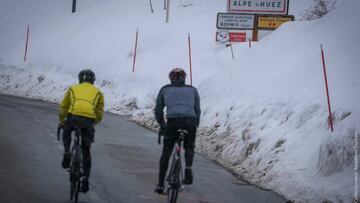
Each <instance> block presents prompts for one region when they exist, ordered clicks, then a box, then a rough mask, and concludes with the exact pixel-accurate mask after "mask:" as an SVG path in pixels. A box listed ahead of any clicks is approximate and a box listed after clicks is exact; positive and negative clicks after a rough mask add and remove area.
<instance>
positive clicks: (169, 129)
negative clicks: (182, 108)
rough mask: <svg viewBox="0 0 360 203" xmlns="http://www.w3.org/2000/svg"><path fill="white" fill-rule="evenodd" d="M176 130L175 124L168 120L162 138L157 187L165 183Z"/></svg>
mask: <svg viewBox="0 0 360 203" xmlns="http://www.w3.org/2000/svg"><path fill="white" fill-rule="evenodd" d="M176 130H177V125H176V122H174V120H173V119H170V118H169V119H168V123H167V125H166V135H165V136H164V146H163V150H162V154H161V157H160V169H159V185H164V182H165V176H166V172H167V169H168V167H169V159H170V156H171V153H172V151H173V148H174V145H175V141H176Z"/></svg>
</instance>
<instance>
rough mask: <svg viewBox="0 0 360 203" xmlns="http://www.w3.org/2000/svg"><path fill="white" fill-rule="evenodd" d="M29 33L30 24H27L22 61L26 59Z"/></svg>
mask: <svg viewBox="0 0 360 203" xmlns="http://www.w3.org/2000/svg"><path fill="white" fill-rule="evenodd" d="M29 33H30V24H28V26H27V31H26V42H25V55H24V61H26V57H27V50H28V44H29Z"/></svg>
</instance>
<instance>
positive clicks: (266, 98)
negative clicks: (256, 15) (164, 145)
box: [0, 0, 360, 202]
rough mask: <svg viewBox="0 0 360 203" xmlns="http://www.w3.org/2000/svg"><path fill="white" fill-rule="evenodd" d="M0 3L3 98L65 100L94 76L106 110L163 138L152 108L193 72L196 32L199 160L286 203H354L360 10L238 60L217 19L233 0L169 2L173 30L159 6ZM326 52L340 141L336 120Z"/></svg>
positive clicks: (240, 54)
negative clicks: (175, 72) (163, 91)
mask: <svg viewBox="0 0 360 203" xmlns="http://www.w3.org/2000/svg"><path fill="white" fill-rule="evenodd" d="M0 3H1V6H0V44H1V46H0V93H1V94H7V95H14V96H20V97H27V98H34V99H41V100H45V101H52V102H59V101H60V100H61V99H62V97H63V94H64V91H65V90H66V89H67V88H68V87H69V86H70V85H72V84H73V83H76V82H77V74H78V72H79V71H80V70H82V69H85V68H91V69H93V70H94V72H95V73H96V76H97V81H96V85H97V86H99V87H100V89H101V90H102V91H103V92H104V95H105V103H106V110H107V111H110V112H114V113H119V114H128V115H131V117H132V119H133V120H134V121H136V122H138V123H139V124H142V125H144V126H146V127H148V128H152V129H156V127H157V126H156V122H155V121H154V115H153V108H154V104H155V98H156V96H157V93H158V91H159V89H160V88H161V87H162V86H163V85H164V84H167V83H168V78H167V76H168V72H169V71H170V70H171V69H172V68H174V67H176V66H179V67H183V68H184V69H186V70H187V71H188V70H189V59H188V34H190V37H191V46H192V59H193V61H192V62H193V64H192V65H193V85H194V86H195V87H197V88H198V90H199V93H200V97H201V106H202V112H203V113H202V119H201V124H200V128H199V133H198V138H197V143H196V144H197V150H198V151H199V152H200V153H201V154H203V155H204V156H206V157H208V158H209V159H212V160H214V161H217V162H218V163H220V164H222V165H223V166H225V167H226V168H228V169H229V170H231V171H233V172H234V174H237V175H238V176H239V177H241V178H243V179H245V180H247V181H249V182H251V183H253V184H256V185H258V186H259V187H262V188H267V189H270V190H272V191H275V192H277V193H279V194H281V195H283V196H285V197H286V198H287V199H289V200H294V201H296V202H323V201H329V202H351V201H352V199H353V195H354V186H355V177H354V162H355V161H354V158H356V156H354V155H355V151H354V144H355V133H356V132H358V131H360V107H359V106H358V105H359V101H360V91H359V89H360V68H359V64H360V57H359V53H360V38H359V36H360V26H359V23H358V10H359V9H360V1H357V0H342V1H338V3H337V5H336V8H335V9H334V10H333V11H332V12H330V13H329V14H328V15H326V16H325V17H323V18H321V19H319V20H316V21H294V22H291V23H286V24H284V25H282V26H281V27H280V28H279V29H277V30H276V31H274V32H272V33H271V34H268V35H267V36H266V37H264V38H262V39H261V40H260V41H259V42H257V43H254V44H253V46H252V47H251V48H249V47H248V44H247V43H238V44H236V43H235V44H233V49H234V55H235V59H234V60H233V59H232V56H231V51H230V47H228V48H226V47H225V45H224V44H220V43H216V42H215V31H216V14H217V13H218V12H225V11H226V1H225V0H223V1H219V0H178V1H172V4H171V10H170V22H169V23H165V11H164V9H163V0H152V3H153V7H154V10H155V11H154V13H151V10H150V7H149V4H148V3H149V2H148V1H134V0H122V1H118V0H102V1H96V0H87V1H78V10H77V12H76V13H74V14H72V13H71V3H70V1H58V0H46V1H44V0H32V1H28V0H17V1H13V0H0ZM312 3H313V2H312V1H311V0H306V1H305V0H290V10H289V12H290V14H293V15H295V17H296V19H299V18H300V17H301V13H302V11H303V10H305V9H307V8H309V7H310V6H311V4H312ZM28 24H29V25H30V36H29V46H28V55H27V60H26V61H25V62H24V61H23V59H24V49H25V37H26V28H27V26H28ZM137 29H138V30H139V42H138V50H137V59H136V66H135V72H132V62H133V56H134V43H135V33H136V30H137ZM248 37H250V36H248ZM320 44H322V45H323V47H324V53H325V59H326V65H327V74H328V75H327V76H328V82H329V91H330V98H331V105H332V106H331V107H332V112H333V114H334V128H335V130H334V132H331V131H330V129H329V126H328V122H327V119H328V107H327V99H326V92H325V84H324V75H323V67H322V61H321V53H320ZM188 73H189V71H188ZM188 79H189V78H188ZM187 82H188V83H189V82H190V81H189V80H187ZM54 119H56V118H54ZM97 139H101V135H97ZM154 144H155V143H154ZM195 164H196V163H195ZM195 175H196V172H195Z"/></svg>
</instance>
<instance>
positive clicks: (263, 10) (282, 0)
mask: <svg viewBox="0 0 360 203" xmlns="http://www.w3.org/2000/svg"><path fill="white" fill-rule="evenodd" d="M227 1H228V2H227V3H228V5H227V12H230V13H252V14H274V15H276V14H277V15H287V14H288V9H289V0H227Z"/></svg>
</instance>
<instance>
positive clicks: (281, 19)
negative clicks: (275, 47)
mask: <svg viewBox="0 0 360 203" xmlns="http://www.w3.org/2000/svg"><path fill="white" fill-rule="evenodd" d="M293 20H294V16H258V28H259V29H261V30H275V29H276V28H278V27H280V25H282V24H283V23H286V22H288V21H293Z"/></svg>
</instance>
